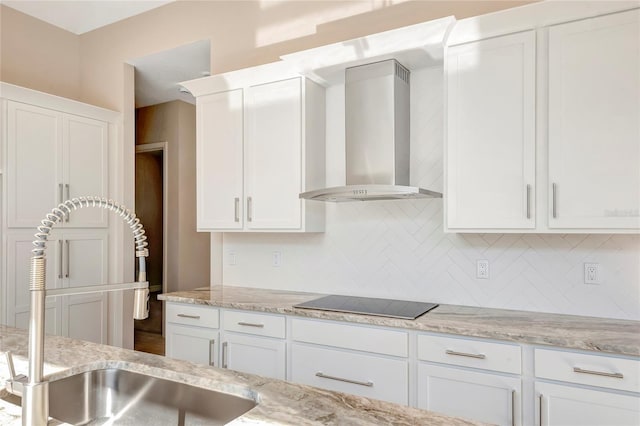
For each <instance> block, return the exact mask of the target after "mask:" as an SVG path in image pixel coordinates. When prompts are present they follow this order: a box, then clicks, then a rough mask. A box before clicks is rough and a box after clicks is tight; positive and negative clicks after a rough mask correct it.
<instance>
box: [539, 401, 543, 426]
mask: <svg viewBox="0 0 640 426" xmlns="http://www.w3.org/2000/svg"><path fill="white" fill-rule="evenodd" d="M542 398H543V396H542V394H540V395H538V400H539V402H540V405H539V406H538V410H539V411H538V415H539V416H540V419H539V420H540V426H543V425H542V412H543V411H542V401H543V399H542Z"/></svg>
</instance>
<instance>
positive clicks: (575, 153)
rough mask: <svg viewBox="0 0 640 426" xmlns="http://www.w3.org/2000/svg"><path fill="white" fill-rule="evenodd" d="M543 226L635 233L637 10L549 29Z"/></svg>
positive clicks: (639, 148) (639, 139)
mask: <svg viewBox="0 0 640 426" xmlns="http://www.w3.org/2000/svg"><path fill="white" fill-rule="evenodd" d="M549 205H550V206H551V208H550V209H549V227H550V228H584V229H592V228H611V229H616V228H617V229H640V211H639V209H640V11H638V10H634V11H630V12H624V13H618V14H613V15H606V16H602V17H598V18H593V19H587V20H582V21H577V22H571V23H568V24H562V25H557V26H554V27H551V28H550V29H549Z"/></svg>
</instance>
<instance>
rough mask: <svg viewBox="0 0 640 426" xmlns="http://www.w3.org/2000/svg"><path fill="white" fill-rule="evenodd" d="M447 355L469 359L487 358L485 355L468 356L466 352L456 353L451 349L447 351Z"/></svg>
mask: <svg viewBox="0 0 640 426" xmlns="http://www.w3.org/2000/svg"><path fill="white" fill-rule="evenodd" d="M445 353H446V354H447V355H454V356H466V357H467V358H477V359H485V358H486V357H487V356H486V355H485V354H468V353H466V352H456V351H452V350H449V349H447V350H446V351H445Z"/></svg>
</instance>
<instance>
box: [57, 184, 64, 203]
mask: <svg viewBox="0 0 640 426" xmlns="http://www.w3.org/2000/svg"><path fill="white" fill-rule="evenodd" d="M63 186H64V185H62V184H61V183H59V184H58V204H62V202H63V201H64V199H63V198H62V197H64V194H63V192H62V188H63Z"/></svg>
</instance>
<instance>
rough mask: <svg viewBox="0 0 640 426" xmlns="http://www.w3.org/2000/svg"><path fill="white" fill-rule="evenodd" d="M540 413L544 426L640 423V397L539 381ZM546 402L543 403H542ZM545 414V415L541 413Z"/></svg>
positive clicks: (536, 389)
mask: <svg viewBox="0 0 640 426" xmlns="http://www.w3.org/2000/svg"><path fill="white" fill-rule="evenodd" d="M535 392H536V395H537V396H538V398H537V403H536V405H537V406H536V408H537V409H536V417H538V419H537V420H538V422H539V423H538V424H542V425H544V426H603V425H606V426H637V425H638V424H640V398H639V397H638V396H629V395H620V394H615V393H610V392H600V391H597V390H589V389H583V388H575V387H571V386H561V385H555V384H550V383H540V382H536V384H535ZM540 404H542V405H540ZM540 415H542V419H540V418H539V416H540Z"/></svg>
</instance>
